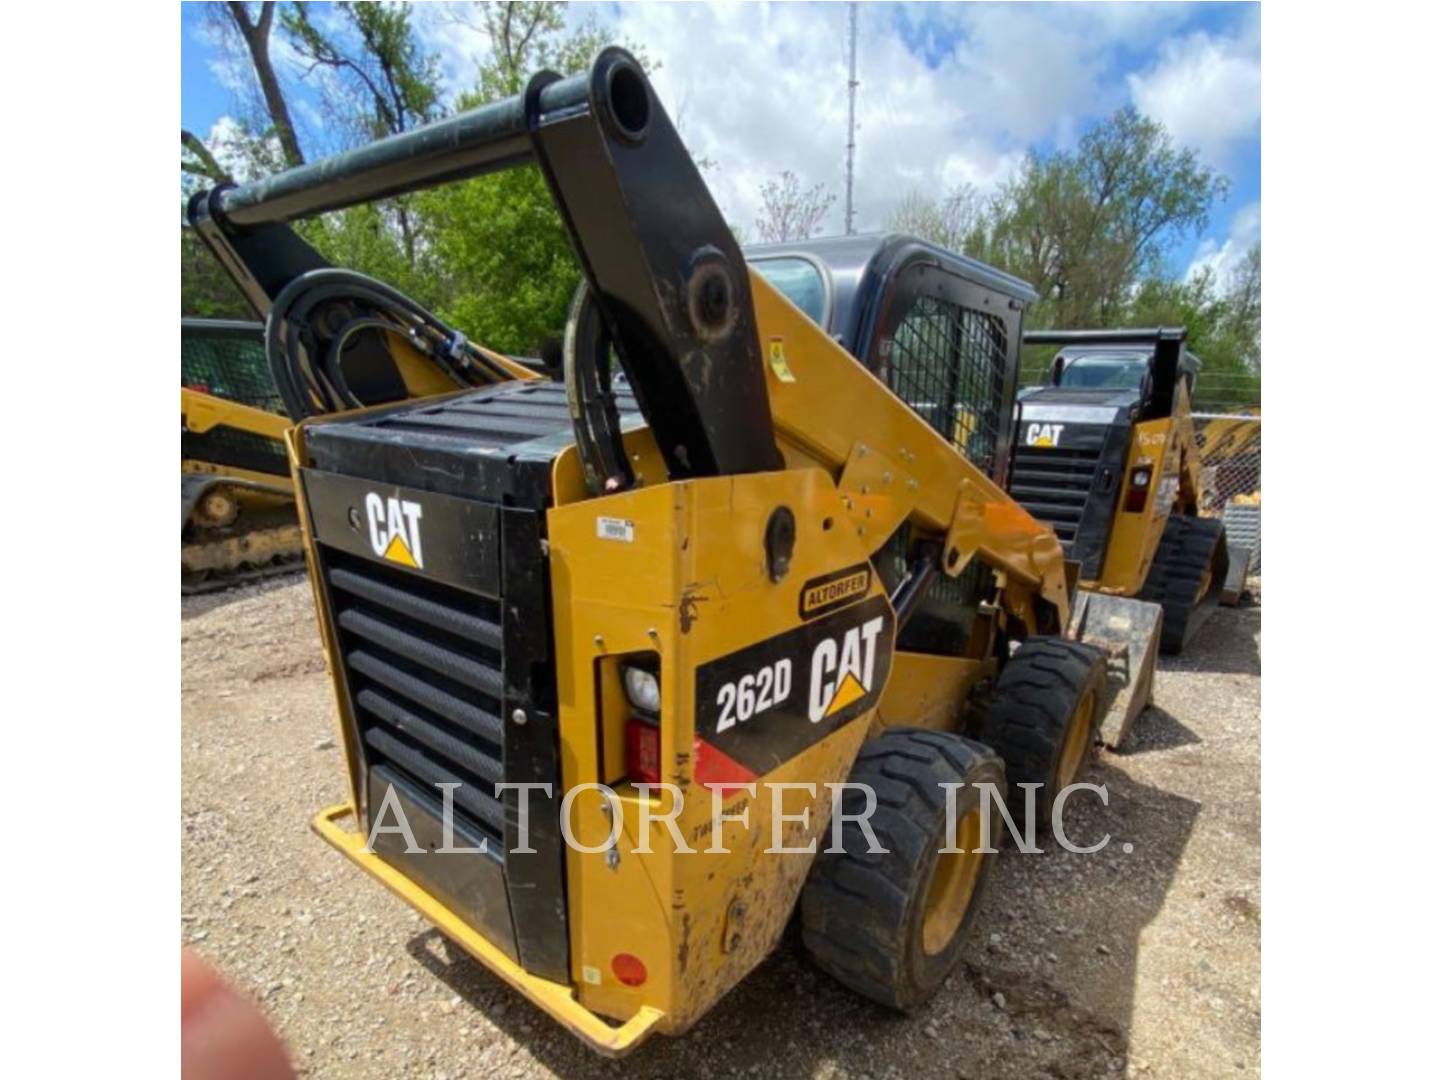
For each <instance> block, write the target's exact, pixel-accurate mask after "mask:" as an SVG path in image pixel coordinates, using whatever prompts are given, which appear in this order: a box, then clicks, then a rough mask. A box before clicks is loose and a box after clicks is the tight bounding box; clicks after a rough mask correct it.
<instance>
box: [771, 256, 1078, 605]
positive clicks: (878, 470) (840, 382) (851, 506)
mask: <svg viewBox="0 0 1440 1080" xmlns="http://www.w3.org/2000/svg"><path fill="white" fill-rule="evenodd" d="M750 288H751V292H752V295H753V296H754V299H755V313H756V317H757V320H758V322H759V327H760V337H761V341H762V342H763V343H764V346H765V349H766V355H767V357H768V361H769V362H768V363H767V364H766V382H767V387H768V390H769V394H770V410H771V413H772V415H773V416H774V420H775V430H776V434H777V435H778V437H779V441H780V445H781V450H782V452H783V453H784V454H785V457H786V461H787V463H789V464H792V465H793V464H796V463H815V464H818V465H820V466H822V467H824V468H827V469H830V470H839V480H838V483H839V486H840V488H841V490H842V493H843V501H844V507H845V511H846V515H847V517H848V518H849V519H850V521H851V522H852V524H853V526H854V528H855V530H856V534H857V535H858V536H859V537H860V538H861V542H862V543H864V544H866V545H867V546H868V550H870V551H873V550H875V549H876V548H878V547H879V546H880V545H881V544H882V543H883V542H884V541H885V540H886V539H887V538H888V537H889V535H890V532H891V531H892V530H893V527H894V525H897V524H899V522H900V521H902V520H905V519H907V518H908V519H909V520H910V522H911V524H912V525H913V526H915V527H916V528H918V529H921V530H923V531H927V532H930V533H933V534H935V535H936V536H938V537H941V538H944V539H945V541H946V544H945V555H944V560H943V565H944V568H945V572H946V573H947V574H951V575H955V574H958V573H960V572H961V571H962V570H964V569H965V567H966V566H968V565H969V563H970V561H971V559H973V558H975V557H976V556H977V555H981V556H983V557H984V559H985V561H986V562H988V563H989V564H990V565H992V566H995V567H996V568H998V569H1000V570H1001V571H1003V572H1004V573H1005V574H1006V576H1007V577H1006V600H1007V604H1009V605H1010V606H1011V610H1012V612H1013V613H1015V614H1017V615H1018V614H1020V613H1021V612H1022V611H1025V610H1028V609H1029V604H1028V600H1029V598H1030V596H1032V595H1033V596H1038V597H1039V598H1041V599H1043V600H1045V601H1047V602H1049V603H1050V604H1052V605H1054V606H1055V608H1056V610H1057V612H1058V614H1059V620H1060V622H1059V625H1060V626H1064V624H1065V620H1066V619H1067V618H1068V617H1069V602H1068V598H1067V593H1066V589H1065V576H1064V556H1063V554H1062V552H1061V549H1060V544H1059V542H1058V541H1057V540H1056V539H1055V534H1054V532H1053V531H1052V530H1051V529H1050V528H1048V527H1047V526H1045V525H1042V524H1041V523H1040V522H1038V521H1036V520H1035V519H1034V518H1033V517H1032V516H1031V515H1030V514H1028V513H1026V511H1025V510H1024V508H1023V507H1021V506H1020V505H1019V504H1018V503H1017V502H1015V500H1014V499H1012V498H1011V497H1010V495H1009V494H1007V493H1006V492H1005V490H1004V489H1002V488H1001V487H1000V486H999V485H998V484H996V483H995V482H994V481H993V480H991V479H990V477H988V476H987V475H985V473H984V472H983V471H982V470H980V469H979V468H977V467H976V466H975V465H974V464H973V463H972V462H970V461H968V460H967V459H966V458H965V456H964V455H963V454H961V453H960V451H959V450H957V449H956V448H955V447H954V446H953V445H952V444H951V443H950V442H948V441H947V440H946V439H945V437H944V436H943V435H941V434H940V433H939V432H937V431H936V430H935V429H934V428H932V427H931V426H930V425H929V424H927V423H926V422H925V421H924V420H923V419H922V418H921V417H920V416H919V415H918V414H917V413H916V412H915V411H914V410H913V409H911V408H910V407H909V406H908V405H906V404H905V403H904V402H903V401H901V400H900V399H899V398H898V397H896V396H895V395H894V394H893V393H892V392H891V391H890V388H889V387H887V386H886V385H885V384H884V383H883V382H881V381H880V380H879V379H878V378H876V377H875V376H874V375H873V374H872V373H871V372H870V371H868V370H866V368H865V366H864V365H863V364H861V363H860V362H859V361H858V360H856V359H855V358H854V357H853V356H851V355H850V354H849V353H847V352H846V351H845V350H844V349H843V348H842V347H841V346H840V345H839V344H838V343H836V342H835V341H833V340H832V339H831V338H830V337H829V336H828V335H827V334H825V333H824V332H823V331H822V330H821V329H820V328H819V327H817V326H816V325H815V323H814V322H812V321H811V320H810V319H809V318H808V317H807V316H806V315H805V313H804V312H803V311H801V310H800V309H799V308H798V307H796V306H795V305H794V304H793V303H791V302H790V300H789V299H787V298H786V297H785V296H784V294H782V293H781V292H780V291H779V290H778V289H776V288H775V287H774V286H772V285H771V284H770V283H769V282H768V281H766V280H765V278H764V277H763V276H761V275H760V274H759V273H758V272H757V271H755V270H754V269H751V271H750ZM886 526H889V527H888V528H887V527H886ZM1032 629H1034V628H1033V627H1032Z"/></svg>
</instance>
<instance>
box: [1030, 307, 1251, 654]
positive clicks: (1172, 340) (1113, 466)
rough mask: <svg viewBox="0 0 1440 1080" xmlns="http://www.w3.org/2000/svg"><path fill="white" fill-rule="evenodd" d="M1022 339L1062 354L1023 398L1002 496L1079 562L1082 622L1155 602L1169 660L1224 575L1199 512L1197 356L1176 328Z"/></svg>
mask: <svg viewBox="0 0 1440 1080" xmlns="http://www.w3.org/2000/svg"><path fill="white" fill-rule="evenodd" d="M1025 343H1026V344H1027V345H1032V344H1033V345H1059V346H1061V348H1060V350H1059V351H1058V352H1057V353H1056V354H1055V358H1054V360H1053V361H1052V363H1051V366H1050V379H1049V382H1048V384H1047V385H1045V386H1040V387H1034V388H1029V389H1026V390H1023V391H1021V392H1020V394H1019V401H1018V403H1017V405H1016V414H1015V415H1016V431H1015V442H1014V449H1013V451H1012V454H1013V456H1012V459H1011V466H1010V493H1011V494H1012V495H1014V496H1015V498H1016V499H1017V500H1018V501H1019V502H1020V504H1021V505H1022V506H1024V507H1025V508H1026V509H1027V510H1029V511H1030V512H1031V513H1032V514H1034V515H1035V516H1036V517H1037V518H1039V519H1040V520H1042V521H1045V522H1047V523H1048V524H1050V525H1051V526H1053V527H1054V529H1055V532H1056V534H1057V535H1058V536H1059V538H1060V542H1061V543H1062V544H1063V545H1064V547H1065V552H1066V555H1067V557H1068V558H1070V559H1073V560H1075V561H1076V562H1078V563H1079V564H1080V586H1081V588H1082V589H1083V590H1085V592H1084V593H1082V594H1081V598H1080V602H1079V603H1077V613H1076V617H1077V618H1078V619H1081V620H1084V621H1085V622H1087V623H1093V624H1095V625H1097V626H1098V625H1108V624H1109V623H1111V622H1112V621H1113V609H1114V606H1115V603H1116V601H1115V598H1117V597H1136V598H1139V599H1140V600H1143V601H1147V602H1149V603H1153V604H1157V605H1159V607H1160V609H1161V613H1162V618H1161V632H1160V649H1161V650H1162V651H1163V652H1167V653H1178V652H1180V651H1181V649H1183V648H1184V646H1185V644H1186V643H1187V642H1188V641H1189V640H1190V638H1191V637H1192V636H1193V635H1194V633H1195V631H1196V630H1197V629H1198V628H1199V626H1200V625H1201V624H1202V623H1203V622H1204V620H1205V619H1206V618H1207V617H1208V616H1209V615H1210V613H1211V612H1212V611H1213V610H1214V608H1215V606H1216V604H1217V603H1218V602H1219V599H1220V594H1221V591H1222V589H1223V587H1224V585H1225V579H1226V575H1227V572H1228V569H1229V550H1228V547H1227V545H1226V541H1225V526H1224V523H1223V522H1222V521H1220V520H1219V519H1218V518H1206V517H1201V516H1200V508H1201V505H1202V500H1203V496H1202V491H1201V461H1200V452H1199V448H1198V447H1197V445H1196V441H1195V429H1194V425H1193V423H1192V421H1191V417H1190V395H1191V392H1192V390H1193V389H1194V385H1195V377H1196V374H1197V373H1198V371H1199V369H1200V361H1199V360H1198V359H1197V358H1196V357H1195V355H1194V354H1193V353H1191V352H1190V351H1189V350H1188V349H1186V348H1185V330H1184V329H1183V328H1169V329H1167V328H1161V329H1153V330H1065V331H1051V330H1047V331H1039V332H1031V333H1027V334H1026V335H1025ZM1125 636H1126V635H1125V634H1121V635H1119V638H1120V639H1122V642H1123V639H1124V638H1125ZM1143 637H1144V635H1143V634H1142V635H1139V639H1143ZM1137 640H1138V639H1137ZM1136 647H1137V648H1138V647H1139V646H1136Z"/></svg>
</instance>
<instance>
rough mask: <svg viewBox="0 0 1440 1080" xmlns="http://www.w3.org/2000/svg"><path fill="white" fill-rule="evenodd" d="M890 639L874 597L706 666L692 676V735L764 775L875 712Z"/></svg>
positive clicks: (882, 607) (886, 616) (889, 623)
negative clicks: (693, 709) (693, 710)
mask: <svg viewBox="0 0 1440 1080" xmlns="http://www.w3.org/2000/svg"><path fill="white" fill-rule="evenodd" d="M894 639H895V618H894V615H893V614H892V613H891V610H890V605H889V604H888V603H886V601H885V598H884V597H881V596H875V597H871V598H870V599H868V600H864V601H862V602H860V603H857V604H853V605H852V606H850V607H847V608H845V609H844V610H842V611H838V612H836V613H834V614H833V615H828V616H826V617H824V618H818V619H814V620H813V621H810V622H807V623H804V624H802V625H800V626H797V627H795V628H794V629H793V630H787V631H786V632H785V633H783V634H777V635H776V636H775V637H772V638H768V639H766V640H765V641H761V642H758V643H756V644H754V645H750V646H747V647H746V648H744V649H740V650H739V651H737V652H733V653H730V654H729V655H727V656H722V657H720V658H719V659H717V660H712V661H710V663H708V664H704V665H702V666H701V667H700V668H699V670H698V671H697V672H696V674H695V683H696V703H695V708H696V715H695V729H696V733H697V734H698V735H699V736H700V738H702V739H704V740H705V741H706V742H708V743H711V744H713V745H714V746H715V747H716V748H717V749H719V750H721V751H723V752H724V753H725V754H727V755H729V756H730V757H731V758H733V759H734V760H735V761H737V762H739V763H740V764H742V765H744V766H745V767H746V768H748V769H750V770H751V771H753V772H754V773H755V774H756V775H763V774H764V773H767V772H769V771H770V770H771V769H773V768H775V767H776V766H777V765H779V764H781V763H782V762H784V761H788V760H789V759H790V758H792V757H794V756H795V755H796V754H799V753H800V752H801V751H803V750H805V749H806V748H807V747H810V746H813V745H814V744H815V743H817V742H819V741H820V740H821V739H823V738H825V737H826V736H827V735H829V734H830V733H831V732H833V731H835V730H837V729H838V728H840V727H842V726H843V725H845V724H847V723H849V722H850V721H851V720H854V719H856V718H857V717H859V716H861V715H863V714H864V713H866V712H867V711H869V710H870V709H872V708H874V706H875V704H876V703H877V702H878V701H879V700H880V692H881V690H882V689H883V688H884V686H885V680H886V678H887V677H888V676H889V674H890V657H891V653H892V651H893V649H894Z"/></svg>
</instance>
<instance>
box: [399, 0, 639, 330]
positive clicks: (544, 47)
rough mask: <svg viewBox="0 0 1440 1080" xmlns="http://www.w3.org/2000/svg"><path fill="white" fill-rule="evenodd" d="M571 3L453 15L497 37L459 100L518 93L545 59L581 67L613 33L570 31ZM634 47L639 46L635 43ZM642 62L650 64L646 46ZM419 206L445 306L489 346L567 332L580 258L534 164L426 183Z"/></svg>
mask: <svg viewBox="0 0 1440 1080" xmlns="http://www.w3.org/2000/svg"><path fill="white" fill-rule="evenodd" d="M564 7H565V5H564V4H560V3H535V4H507V3H483V4H476V5H473V6H471V7H470V8H469V9H461V10H459V11H458V12H456V13H455V14H454V15H452V17H454V18H456V19H457V20H459V21H462V22H464V23H465V24H466V25H468V26H471V27H472V28H474V29H477V30H480V31H481V32H483V33H484V34H485V35H486V36H487V37H488V38H489V40H490V43H491V50H490V54H489V56H488V57H487V59H486V60H485V61H484V62H483V63H481V64H480V65H479V66H478V69H477V72H476V85H475V89H474V90H473V91H471V92H470V93H467V94H464V95H462V97H461V99H460V101H459V103H458V107H459V108H461V109H469V108H474V107H476V106H478V105H483V104H486V103H488V102H490V101H494V100H497V99H499V98H503V97H508V96H510V95H513V94H518V93H519V92H520V91H522V90H523V89H524V88H525V84H526V82H527V81H528V79H529V77H530V76H531V75H532V74H533V73H534V72H536V71H539V70H541V69H542V68H549V69H551V70H554V71H558V72H560V73H561V74H564V75H568V74H571V73H573V72H576V71H581V70H583V69H584V68H585V67H586V66H587V65H588V64H589V63H590V61H591V60H592V59H594V57H595V54H596V53H598V52H599V51H600V50H601V49H602V48H604V47H605V46H606V45H608V44H610V43H611V37H610V34H609V33H608V31H606V30H604V29H603V28H601V27H600V26H599V24H598V23H596V22H595V21H594V19H593V18H592V19H591V20H589V21H587V22H586V23H585V24H583V25H582V26H580V27H578V28H577V29H574V30H570V31H567V30H566V29H565V24H564ZM632 51H633V50H632ZM637 57H638V58H639V59H640V62H641V63H642V64H643V65H645V66H647V67H649V66H650V65H649V64H647V62H646V59H645V57H644V55H643V54H641V53H638V52H637ZM416 206H417V209H418V212H419V213H420V214H421V215H422V217H423V219H424V221H425V224H426V234H427V237H428V238H429V240H430V249H429V256H430V257H431V259H432V260H433V267H434V273H435V275H436V277H437V279H438V280H440V281H443V282H445V283H446V289H447V292H446V294H445V295H444V296H442V297H441V298H440V299H439V300H438V301H437V311H438V313H439V314H441V315H442V317H444V318H445V319H447V320H448V321H450V322H452V323H454V324H455V325H457V326H461V327H463V328H464V329H465V331H466V333H468V334H470V335H471V336H473V337H474V338H475V339H476V340H477V341H482V342H484V343H485V344H486V345H488V346H490V347H491V348H494V349H498V350H500V351H502V352H508V353H513V354H516V355H530V356H533V355H537V354H538V353H539V352H540V351H541V350H542V346H544V345H545V343H546V342H547V340H553V339H555V338H558V337H559V336H560V335H562V334H563V332H564V329H565V313H566V310H567V308H568V307H569V304H570V298H571V297H572V296H573V295H574V292H575V287H576V286H577V285H578V284H579V282H580V267H579V264H578V263H577V262H576V261H575V256H574V252H573V251H572V250H571V247H570V240H569V236H568V234H567V233H566V231H565V226H564V223H563V222H562V221H561V220H560V215H559V212H558V211H557V210H556V209H555V205H554V201H553V200H552V199H551V196H550V191H549V189H548V188H547V187H546V185H545V181H544V178H543V177H542V176H541V175H540V173H539V171H538V170H537V169H535V168H534V167H533V166H528V167H525V168H521V169H513V170H510V171H508V172H503V173H497V174H494V175H491V176H483V177H478V178H477V179H474V180H468V181H465V182H463V183H459V184H450V185H447V186H445V187H441V188H436V189H434V190H432V191H427V192H423V193H422V194H420V195H419V196H417V197H416Z"/></svg>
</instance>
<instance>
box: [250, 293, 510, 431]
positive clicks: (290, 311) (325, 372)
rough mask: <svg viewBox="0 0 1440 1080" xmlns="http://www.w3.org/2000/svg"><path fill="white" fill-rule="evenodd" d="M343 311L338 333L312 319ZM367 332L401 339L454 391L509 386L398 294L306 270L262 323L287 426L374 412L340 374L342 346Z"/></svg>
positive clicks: (460, 338)
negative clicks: (349, 412) (346, 313)
mask: <svg viewBox="0 0 1440 1080" xmlns="http://www.w3.org/2000/svg"><path fill="white" fill-rule="evenodd" d="M341 305H343V306H344V307H346V308H349V309H350V317H349V318H346V319H345V320H344V321H343V322H342V323H341V325H340V326H339V327H338V328H336V329H334V330H333V331H326V330H325V329H324V328H322V327H320V326H317V325H316V320H315V316H316V315H317V313H323V312H330V311H333V310H335V308H336V307H338V306H341ZM365 330H370V331H379V332H382V333H387V334H392V335H395V336H398V337H401V338H404V339H405V341H406V342H407V343H408V344H409V345H410V346H411V347H412V348H414V349H416V350H417V351H419V352H420V353H422V354H423V355H425V356H427V357H429V358H430V360H432V361H433V362H434V363H435V364H436V366H437V367H439V368H440V369H441V370H442V371H444V372H445V373H446V375H447V376H449V378H450V379H451V381H453V382H454V383H455V385H456V386H457V387H467V386H485V385H488V384H490V383H494V382H502V381H505V380H508V379H509V378H511V376H510V374H509V373H508V372H506V371H504V370H503V369H501V368H500V367H499V366H497V365H496V364H494V363H493V362H492V361H491V360H490V359H489V358H487V357H486V356H485V354H484V353H483V352H481V351H480V350H479V349H477V348H475V346H473V345H472V344H470V343H469V342H468V341H466V340H465V336H464V335H463V334H461V333H460V332H459V331H457V330H454V329H452V328H451V327H449V326H447V325H446V324H445V323H443V322H441V321H440V319H439V318H437V317H436V316H435V315H433V314H431V312H429V311H428V310H426V309H425V308H423V307H421V306H420V305H419V304H417V303H416V302H415V301H414V300H412V299H410V297H408V296H406V295H405V294H404V293H402V292H400V291H399V290H397V289H394V288H392V287H391V286H389V285H386V284H385V283H384V282H381V281H376V280H375V279H374V278H371V277H368V276H366V275H365V274H361V273H358V272H356V271H354V270H344V269H340V268H338V267H335V268H326V269H323V270H312V271H310V272H309V273H306V274H301V275H300V276H299V277H297V278H296V279H295V280H294V281H292V282H290V284H288V285H287V286H285V288H284V289H282V290H281V291H280V294H279V295H278V296H277V297H276V298H275V302H274V305H273V306H272V308H271V310H270V314H269V317H268V318H267V319H266V320H265V356H266V359H267V361H268V363H269V365H270V372H271V375H272V376H273V377H274V379H275V386H276V389H277V390H278V391H279V392H280V397H281V399H282V400H283V401H284V403H285V409H286V411H287V412H288V413H289V414H290V417H291V419H294V420H303V419H305V418H306V417H310V416H321V415H325V414H327V413H334V412H342V411H345V410H348V409H358V408H362V407H364V406H366V405H372V404H375V402H370V401H364V400H361V399H360V398H359V397H358V396H357V395H356V394H355V393H354V392H353V391H352V390H351V388H350V386H349V384H348V382H347V380H346V378H345V372H344V355H343V354H344V349H345V346H346V344H347V342H349V341H350V340H351V339H352V338H353V337H354V335H355V334H357V333H360V332H362V331H365Z"/></svg>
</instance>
